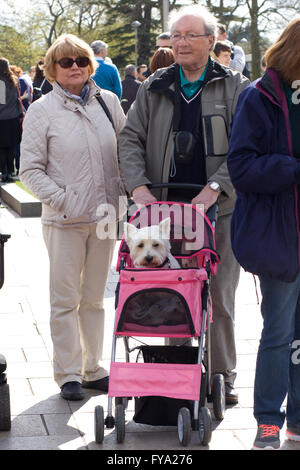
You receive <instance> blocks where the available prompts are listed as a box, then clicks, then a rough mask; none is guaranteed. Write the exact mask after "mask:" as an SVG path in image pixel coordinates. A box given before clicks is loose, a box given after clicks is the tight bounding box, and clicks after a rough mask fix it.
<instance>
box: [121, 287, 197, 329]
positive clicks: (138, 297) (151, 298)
mask: <svg viewBox="0 0 300 470" xmlns="http://www.w3.org/2000/svg"><path fill="white" fill-rule="evenodd" d="M132 327H134V330H135V331H142V330H143V328H145V327H147V328H148V327H150V328H151V329H154V330H155V329H157V328H159V329H161V328H163V327H167V330H166V331H170V330H169V329H168V328H170V327H171V328H172V327H175V328H176V333H182V334H193V333H194V325H193V322H192V320H191V315H190V311H189V307H188V305H187V303H186V300H185V299H184V297H183V296H182V295H181V294H179V293H178V292H176V291H173V290H171V289H166V288H163V289H162V288H161V289H159V288H154V289H147V290H141V291H139V292H135V293H134V294H133V295H131V296H130V297H129V298H128V299H127V301H126V302H125V304H124V306H123V309H122V313H121V315H120V319H119V323H118V327H117V331H123V330H126V329H131V328H132Z"/></svg>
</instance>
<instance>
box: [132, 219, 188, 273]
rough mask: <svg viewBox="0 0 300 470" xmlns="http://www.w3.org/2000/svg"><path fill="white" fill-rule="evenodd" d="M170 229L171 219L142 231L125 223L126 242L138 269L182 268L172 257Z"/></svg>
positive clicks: (144, 228)
mask: <svg viewBox="0 0 300 470" xmlns="http://www.w3.org/2000/svg"><path fill="white" fill-rule="evenodd" d="M170 228H171V219H170V217H168V218H166V219H164V220H163V221H162V222H160V223H159V225H151V226H149V227H143V228H141V229H138V228H136V227H135V226H134V225H132V224H128V223H124V230H125V240H126V243H127V245H128V248H129V250H130V258H131V259H132V262H133V264H134V266H135V267H136V268H171V269H176V268H180V265H179V263H178V261H177V260H176V259H175V258H174V256H172V255H171V251H170V250H171V244H170Z"/></svg>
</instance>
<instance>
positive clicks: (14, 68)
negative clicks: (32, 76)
mask: <svg viewBox="0 0 300 470" xmlns="http://www.w3.org/2000/svg"><path fill="white" fill-rule="evenodd" d="M9 68H10V70H11V71H12V73H13V74H14V75H15V76H16V77H18V78H20V77H21V75H22V73H23V70H22V69H21V67H18V66H17V65H10V66H9Z"/></svg>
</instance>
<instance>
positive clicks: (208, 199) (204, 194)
mask: <svg viewBox="0 0 300 470" xmlns="http://www.w3.org/2000/svg"><path fill="white" fill-rule="evenodd" d="M219 195H220V193H218V192H217V191H213V190H212V189H211V188H210V187H209V185H208V184H207V185H206V186H204V188H203V189H202V191H201V192H200V193H199V194H197V196H196V197H194V199H192V204H193V205H196V204H202V205H203V208H204V212H207V211H208V209H209V208H210V207H211V206H212V205H213V204H214V203H215V202H216V201H217V199H218V197H219Z"/></svg>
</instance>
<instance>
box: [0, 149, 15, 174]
mask: <svg viewBox="0 0 300 470" xmlns="http://www.w3.org/2000/svg"><path fill="white" fill-rule="evenodd" d="M14 151H15V148H14V147H0V171H1V173H2V180H3V179H5V178H7V177H8V175H11V174H12V173H13V172H14Z"/></svg>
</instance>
